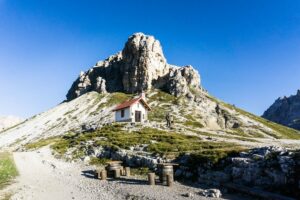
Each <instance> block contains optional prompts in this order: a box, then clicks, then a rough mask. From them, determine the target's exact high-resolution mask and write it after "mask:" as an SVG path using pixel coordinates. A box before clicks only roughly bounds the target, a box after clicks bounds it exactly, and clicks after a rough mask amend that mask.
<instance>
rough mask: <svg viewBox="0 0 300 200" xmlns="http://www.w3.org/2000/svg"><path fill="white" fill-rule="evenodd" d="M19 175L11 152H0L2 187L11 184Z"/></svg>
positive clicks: (0, 182) (0, 183) (0, 186)
mask: <svg viewBox="0 0 300 200" xmlns="http://www.w3.org/2000/svg"><path fill="white" fill-rule="evenodd" d="M17 175H18V171H17V168H16V165H15V163H14V160H13V157H12V155H11V154H10V153H7V152H2V153H0V189H3V188H4V187H5V186H7V185H9V184H10V183H11V182H12V180H13V179H14V178H15V177H16V176H17Z"/></svg>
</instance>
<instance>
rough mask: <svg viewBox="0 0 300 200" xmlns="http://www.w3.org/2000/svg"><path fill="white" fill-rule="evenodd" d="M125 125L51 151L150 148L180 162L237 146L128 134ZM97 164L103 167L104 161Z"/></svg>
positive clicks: (155, 133) (163, 134)
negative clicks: (86, 146)
mask: <svg viewBox="0 0 300 200" xmlns="http://www.w3.org/2000/svg"><path fill="white" fill-rule="evenodd" d="M123 126H124V125H123V124H119V123H116V124H114V125H108V126H104V127H102V128H101V129H99V130H97V131H94V132H86V133H81V134H74V133H73V134H72V133H69V134H67V135H65V136H63V137H61V138H60V140H58V141H56V142H55V143H54V144H52V145H51V147H52V148H53V149H54V150H55V151H56V152H57V153H59V154H64V153H66V152H67V150H68V149H69V148H72V147H77V149H79V151H80V148H78V146H80V144H82V143H86V142H87V141H93V147H97V146H98V147H100V146H101V147H103V148H109V149H111V150H118V149H129V148H130V147H133V146H137V145H141V144H143V145H146V148H145V151H147V152H150V153H152V154H159V155H161V156H162V157H172V156H173V158H176V157H178V156H179V155H181V154H183V153H201V152H207V151H212V152H213V151H214V150H222V149H226V150H227V149H230V148H234V149H235V148H236V146H237V145H234V144H231V143H224V142H222V143H221V142H220V143H218V142H212V141H203V140H201V138H200V137H198V136H190V135H183V134H179V133H176V132H168V131H163V130H159V129H154V128H141V129H140V130H136V131H131V132H128V131H127V130H124V129H123ZM93 162H95V163H97V162H100V163H102V162H103V161H101V160H94V161H93Z"/></svg>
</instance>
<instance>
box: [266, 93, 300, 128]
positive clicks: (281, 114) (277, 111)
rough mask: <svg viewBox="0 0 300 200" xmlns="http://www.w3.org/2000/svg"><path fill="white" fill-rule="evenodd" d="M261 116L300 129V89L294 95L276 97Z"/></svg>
mask: <svg viewBox="0 0 300 200" xmlns="http://www.w3.org/2000/svg"><path fill="white" fill-rule="evenodd" d="M262 117H264V118H266V119H268V120H270V121H273V122H276V123H279V124H282V125H285V126H288V127H291V128H295V129H298V130H300V90H298V91H297V94H296V95H291V96H290V97H286V96H284V97H282V98H278V99H277V100H276V101H275V102H274V103H273V104H272V105H271V106H270V107H269V108H268V109H267V110H266V111H265V112H264V114H263V115H262Z"/></svg>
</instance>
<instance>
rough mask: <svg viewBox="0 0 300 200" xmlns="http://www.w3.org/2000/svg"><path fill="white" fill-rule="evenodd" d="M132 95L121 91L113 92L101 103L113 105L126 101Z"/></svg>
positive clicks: (106, 105)
mask: <svg viewBox="0 0 300 200" xmlns="http://www.w3.org/2000/svg"><path fill="white" fill-rule="evenodd" d="M132 97H133V95H130V94H125V93H122V92H115V93H112V94H111V95H110V98H109V99H108V100H107V102H106V103H105V104H104V105H103V106H105V107H110V106H114V105H117V104H120V103H123V102H124V101H127V100H129V99H131V98H132Z"/></svg>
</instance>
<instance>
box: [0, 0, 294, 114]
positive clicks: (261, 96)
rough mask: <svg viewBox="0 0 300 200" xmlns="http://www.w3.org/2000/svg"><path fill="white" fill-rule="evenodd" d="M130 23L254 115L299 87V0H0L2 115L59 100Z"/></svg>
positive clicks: (116, 44) (117, 45) (111, 49)
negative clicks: (79, 75)
mask: <svg viewBox="0 0 300 200" xmlns="http://www.w3.org/2000/svg"><path fill="white" fill-rule="evenodd" d="M134 32H144V33H146V34H151V35H154V36H155V37H156V38H157V39H159V40H160V41H161V44H162V46H163V50H164V53H165V56H166V58H167V60H168V62H169V63H171V64H176V65H187V64H191V65H193V66H194V67H196V68H197V69H198V70H199V72H200V74H201V77H202V84H203V85H204V87H205V88H206V89H207V90H208V91H209V92H210V93H211V94H213V95H214V96H216V97H218V98H220V99H223V100H224V101H227V102H229V103H232V104H236V105H237V106H239V107H241V108H243V109H246V110H248V111H250V112H253V113H255V114H259V115H260V114H262V112H263V111H264V110H265V109H266V108H267V107H268V106H269V105H270V104H271V103H273V101H274V100H275V99H276V98H277V97H279V96H283V95H290V94H293V93H295V92H296V90H297V89H298V88H300V1H288V0H285V1H276V0H270V1H268V0H264V1H261V0H257V1H255V0H248V1H246V0H245V1H243V0H239V1H233V0H228V1H225V0H215V1H214V0H209V1H208V0H206V1H200V0H194V1H191V0H184V1H175V0H170V1H167V0H164V1H163V0H157V1H154V0H153V1H151V0H149V1H134V0H127V1H124V0H119V1H117V0H114V1H96V0H95V1H93V0H82V1H76V0H73V1H66V0H65V1H63V0H52V1H50V0H43V1H41V0H0V74H1V78H0V97H1V98H0V115H8V114H13V115H17V116H21V117H29V116H31V115H34V114H36V113H39V112H42V111H45V110H47V109H49V108H51V107H54V106H55V105H57V104H58V103H60V102H61V101H63V100H64V99H65V94H66V93H67V91H68V89H69V87H70V86H71V84H72V82H73V81H74V80H75V78H77V76H78V74H79V72H80V71H81V70H87V69H88V68H89V67H91V66H93V65H94V64H95V63H96V61H98V60H102V59H105V58H106V57H107V56H109V55H111V54H114V53H116V52H117V51H119V50H121V49H122V48H123V45H124V42H125V41H126V40H127V38H128V36H129V35H131V34H132V33H134Z"/></svg>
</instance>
